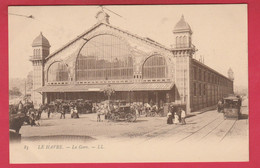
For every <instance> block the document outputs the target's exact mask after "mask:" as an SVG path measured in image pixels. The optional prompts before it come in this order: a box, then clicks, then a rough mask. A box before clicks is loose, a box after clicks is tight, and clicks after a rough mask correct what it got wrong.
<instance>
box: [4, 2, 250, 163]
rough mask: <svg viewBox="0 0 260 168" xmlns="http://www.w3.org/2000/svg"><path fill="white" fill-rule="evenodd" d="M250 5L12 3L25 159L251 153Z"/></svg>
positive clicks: (15, 96)
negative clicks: (44, 4)
mask: <svg viewBox="0 0 260 168" xmlns="http://www.w3.org/2000/svg"><path fill="white" fill-rule="evenodd" d="M247 19H248V11H247V4H210V5H100V6H97V5H82V6H80V5H78V6H72V5H71V6H9V7H8V67H9V70H8V73H9V157H10V163H11V164H17V163H19V164H20V163H154V162H165V163H166V162H167V163H168V162H248V161H249V120H248V115H249V107H248V104H249V103H248V20H247Z"/></svg>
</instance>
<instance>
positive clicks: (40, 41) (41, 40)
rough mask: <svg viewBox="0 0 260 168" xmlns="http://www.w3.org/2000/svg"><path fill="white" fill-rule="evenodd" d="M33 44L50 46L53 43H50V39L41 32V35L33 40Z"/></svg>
mask: <svg viewBox="0 0 260 168" xmlns="http://www.w3.org/2000/svg"><path fill="white" fill-rule="evenodd" d="M32 46H33V47H37V46H44V47H50V46H51V45H50V43H49V41H48V40H47V38H46V37H44V36H43V35H42V32H41V33H40V35H39V36H37V37H36V38H35V39H34V40H33V43H32Z"/></svg>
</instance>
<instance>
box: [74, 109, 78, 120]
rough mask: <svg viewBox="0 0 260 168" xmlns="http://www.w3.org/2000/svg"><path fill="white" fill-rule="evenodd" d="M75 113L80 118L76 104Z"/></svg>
mask: <svg viewBox="0 0 260 168" xmlns="http://www.w3.org/2000/svg"><path fill="white" fill-rule="evenodd" d="M74 113H75V115H76V118H79V113H78V110H77V107H76V106H75V107H74Z"/></svg>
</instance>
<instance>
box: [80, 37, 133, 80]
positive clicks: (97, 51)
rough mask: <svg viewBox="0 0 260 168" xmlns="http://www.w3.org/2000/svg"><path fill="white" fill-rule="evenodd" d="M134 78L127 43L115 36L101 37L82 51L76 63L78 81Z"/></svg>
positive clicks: (95, 38)
mask: <svg viewBox="0 0 260 168" xmlns="http://www.w3.org/2000/svg"><path fill="white" fill-rule="evenodd" d="M130 78H133V59H132V56H131V53H130V49H129V47H128V45H127V44H126V43H125V41H123V40H121V39H120V38H118V37H116V36H113V35H99V36H96V37H94V38H92V39H90V40H89V41H88V42H87V43H86V44H85V45H84V46H83V48H82V49H81V51H80V53H79V55H78V58H77V61H76V80H78V81H85V80H109V79H130Z"/></svg>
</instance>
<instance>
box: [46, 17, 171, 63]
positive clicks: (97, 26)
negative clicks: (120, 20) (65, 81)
mask: <svg viewBox="0 0 260 168" xmlns="http://www.w3.org/2000/svg"><path fill="white" fill-rule="evenodd" d="M102 25H103V26H106V28H107V29H110V30H112V29H113V30H116V31H118V32H121V33H125V34H127V35H129V36H131V37H133V38H136V39H137V40H141V41H142V42H144V43H147V44H149V45H152V46H154V47H159V48H162V49H164V50H167V51H171V50H170V49H169V48H167V47H165V46H164V45H162V44H160V43H158V42H156V41H154V40H149V38H143V37H141V36H138V35H136V34H133V33H130V32H129V31H126V30H122V29H120V28H118V27H115V26H112V25H111V24H106V23H104V22H98V23H97V24H95V25H93V26H92V27H91V28H89V29H88V30H87V31H85V32H83V33H82V34H80V35H79V36H77V37H76V38H74V39H73V40H71V41H70V42H68V43H67V44H65V45H64V46H62V47H61V48H59V49H58V50H56V51H54V52H53V53H51V54H50V55H49V56H48V57H47V58H46V59H49V58H51V57H53V56H54V55H56V54H57V53H59V52H60V51H62V50H64V49H66V48H67V47H68V46H70V45H71V44H72V43H74V42H76V41H77V40H80V39H83V38H84V36H86V35H87V34H89V33H91V32H92V31H97V30H98V29H99V28H100V27H101V26H102Z"/></svg>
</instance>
